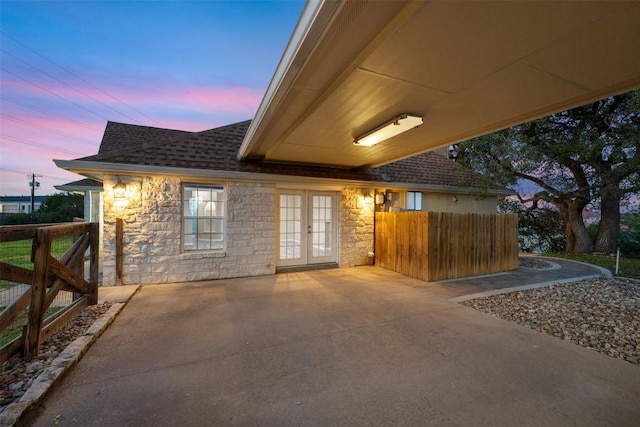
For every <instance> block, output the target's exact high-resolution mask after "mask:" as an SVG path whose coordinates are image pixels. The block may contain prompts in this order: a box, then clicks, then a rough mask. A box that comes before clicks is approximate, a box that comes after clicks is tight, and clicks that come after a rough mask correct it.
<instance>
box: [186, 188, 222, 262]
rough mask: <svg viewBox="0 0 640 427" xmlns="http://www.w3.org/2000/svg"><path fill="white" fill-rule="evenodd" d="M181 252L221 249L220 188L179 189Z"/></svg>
mask: <svg viewBox="0 0 640 427" xmlns="http://www.w3.org/2000/svg"><path fill="white" fill-rule="evenodd" d="M182 218H183V223H182V249H183V250H185V251H207V250H217V249H224V188H222V187H212V186H207V185H185V186H184V187H183V190H182Z"/></svg>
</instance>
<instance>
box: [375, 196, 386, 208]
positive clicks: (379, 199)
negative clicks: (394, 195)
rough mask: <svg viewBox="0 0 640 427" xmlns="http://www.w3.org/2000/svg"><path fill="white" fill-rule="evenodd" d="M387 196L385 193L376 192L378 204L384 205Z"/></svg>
mask: <svg viewBox="0 0 640 427" xmlns="http://www.w3.org/2000/svg"><path fill="white" fill-rule="evenodd" d="M386 199H387V198H386V196H385V195H384V193H378V194H376V205H378V206H382V205H384V204H385V202H386V201H387V200H386Z"/></svg>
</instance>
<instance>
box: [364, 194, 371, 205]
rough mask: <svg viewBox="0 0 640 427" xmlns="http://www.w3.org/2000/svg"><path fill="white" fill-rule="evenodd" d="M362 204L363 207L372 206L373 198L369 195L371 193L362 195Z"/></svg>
mask: <svg viewBox="0 0 640 427" xmlns="http://www.w3.org/2000/svg"><path fill="white" fill-rule="evenodd" d="M364 204H365V205H372V204H373V196H372V195H371V193H365V194H364Z"/></svg>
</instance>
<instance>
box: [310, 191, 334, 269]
mask: <svg viewBox="0 0 640 427" xmlns="http://www.w3.org/2000/svg"><path fill="white" fill-rule="evenodd" d="M332 199H333V198H332V197H331V196H313V197H312V202H311V214H312V216H311V234H312V236H311V238H312V245H313V246H312V250H311V254H312V256H314V257H317V256H331V255H332V253H333V242H332V241H331V240H332V239H331V237H332V236H331V234H332V233H331V230H332V228H331V221H332V215H331V201H332Z"/></svg>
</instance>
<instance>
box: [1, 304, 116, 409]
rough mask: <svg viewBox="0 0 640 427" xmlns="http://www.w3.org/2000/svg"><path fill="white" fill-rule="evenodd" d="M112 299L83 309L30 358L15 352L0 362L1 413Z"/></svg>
mask: <svg viewBox="0 0 640 427" xmlns="http://www.w3.org/2000/svg"><path fill="white" fill-rule="evenodd" d="M110 307H111V303H104V304H99V305H94V306H90V307H87V308H85V309H84V310H82V311H81V312H80V313H79V314H78V315H77V316H76V317H74V318H73V320H71V322H69V323H68V324H67V325H66V326H65V327H64V328H62V329H61V330H60V331H58V332H56V333H55V334H53V335H52V336H51V337H50V338H49V339H48V340H47V341H46V342H45V343H44V344H42V346H41V347H40V353H39V354H38V356H37V357H35V358H34V359H33V360H31V361H30V362H25V361H24V360H23V359H22V357H20V356H14V357H12V358H11V359H9V360H7V361H6V362H5V363H3V364H2V365H1V366H0V413H2V412H3V411H4V409H5V408H6V407H7V406H8V405H9V404H11V403H13V402H14V401H16V400H18V399H20V397H21V396H22V395H23V394H24V393H25V392H26V391H27V389H28V388H29V387H30V386H31V383H32V382H33V380H34V379H35V378H37V377H38V375H40V374H41V373H42V372H43V371H44V370H45V369H46V368H47V367H49V366H50V365H51V363H52V362H53V360H54V359H55V358H56V357H57V356H58V354H59V353H60V352H61V351H62V350H64V349H65V348H66V347H67V346H68V345H69V343H71V342H73V341H74V340H75V339H76V338H78V337H79V336H80V335H82V334H84V333H85V332H86V331H87V329H89V327H90V326H91V325H92V324H93V323H94V322H95V320H96V319H97V318H98V317H100V316H101V315H103V314H104V313H106V312H107V311H108V310H109V308H110Z"/></svg>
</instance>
